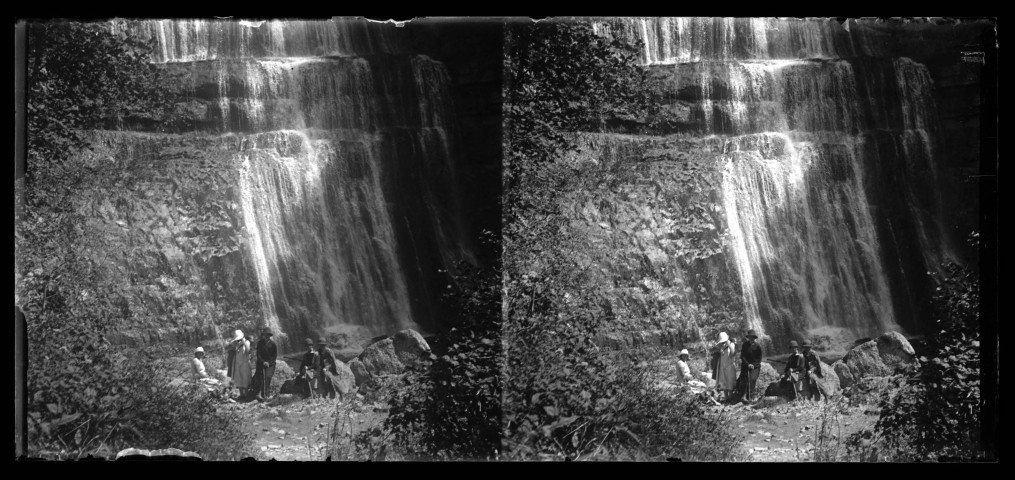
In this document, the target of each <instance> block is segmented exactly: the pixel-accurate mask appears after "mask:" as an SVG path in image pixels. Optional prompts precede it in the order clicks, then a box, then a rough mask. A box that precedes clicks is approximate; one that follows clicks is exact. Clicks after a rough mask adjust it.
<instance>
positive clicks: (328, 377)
mask: <svg viewBox="0 0 1015 480" xmlns="http://www.w3.org/2000/svg"><path fill="white" fill-rule="evenodd" d="M317 355H318V358H319V359H320V361H319V362H318V374H317V378H318V379H319V381H318V384H317V387H318V390H317V393H318V394H319V395H321V396H322V397H327V398H335V396H336V394H338V387H337V385H338V378H337V376H338V367H337V366H336V365H335V354H334V353H333V352H332V351H331V349H330V348H328V342H327V341H326V340H325V339H324V337H321V338H320V339H318V340H317Z"/></svg>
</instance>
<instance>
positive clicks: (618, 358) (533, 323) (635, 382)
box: [504, 275, 740, 460]
mask: <svg viewBox="0 0 1015 480" xmlns="http://www.w3.org/2000/svg"><path fill="white" fill-rule="evenodd" d="M567 285H569V284H567V283H563V282H562V283H560V284H559V285H557V282H556V281H555V279H554V278H542V277H536V276H530V275H526V276H524V277H523V278H522V279H520V280H517V281H514V280H512V281H510V282H509V291H510V292H515V293H516V294H517V296H515V295H511V296H509V297H508V299H507V301H508V302H509V304H508V309H509V314H510V315H511V317H509V321H508V325H507V329H506V330H507V332H506V335H507V337H508V339H509V351H508V355H507V358H508V364H507V367H506V372H505V373H506V374H505V378H506V380H505V382H506V383H505V405H504V409H505V415H504V422H505V433H504V435H505V457H506V458H509V459H531V458H547V457H549V458H570V459H575V460H577V459H588V458H593V459H637V460H647V459H665V458H670V457H679V458H682V459H685V460H730V459H734V458H738V454H739V451H738V448H739V443H740V442H739V438H738V437H737V436H736V435H734V434H733V431H732V425H731V420H730V419H729V418H728V417H724V416H722V415H719V416H711V414H709V413H708V412H706V411H705V410H704V409H703V408H702V406H701V404H700V403H699V402H697V401H696V400H695V398H694V397H693V396H691V395H688V394H686V393H684V392H677V391H668V390H665V389H664V388H662V386H661V385H659V383H658V381H657V379H658V377H657V376H656V375H655V374H654V373H655V372H653V371H652V369H651V368H650V367H649V366H648V364H647V363H646V362H644V361H643V360H645V358H642V354H643V355H644V356H645V357H648V356H650V355H651V352H642V354H639V353H634V354H623V353H615V352H607V351H604V350H601V349H599V348H598V347H597V346H596V345H595V343H594V342H593V341H592V339H593V338H595V336H596V332H597V331H598V330H599V328H601V326H602V318H603V317H602V316H600V315H597V314H595V313H594V312H595V310H596V309H595V308H591V307H590V306H589V303H587V302H588V300H589V299H588V298H579V297H578V293H577V292H573V291H566V290H568V289H567V287H566V286H567ZM562 297H565V298H567V299H568V300H567V301H566V302H565V303H566V305H553V300H552V299H553V298H562ZM523 306H528V307H529V308H519V307H523ZM629 355H630V356H629Z"/></svg>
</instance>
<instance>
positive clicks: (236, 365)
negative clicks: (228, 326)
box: [229, 330, 251, 395]
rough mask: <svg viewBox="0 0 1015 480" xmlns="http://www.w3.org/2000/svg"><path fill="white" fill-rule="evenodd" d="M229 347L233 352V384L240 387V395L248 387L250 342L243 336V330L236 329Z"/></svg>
mask: <svg viewBox="0 0 1015 480" xmlns="http://www.w3.org/2000/svg"><path fill="white" fill-rule="evenodd" d="M229 348H230V349H232V350H233V351H234V352H235V356H234V357H233V376H232V380H233V386H234V387H236V388H238V389H240V395H243V394H244V393H246V391H247V389H248V388H250V379H251V372H250V342H249V341H247V339H246V338H243V332H242V331H240V330H236V331H235V332H234V333H233V341H232V342H231V343H230V344H229Z"/></svg>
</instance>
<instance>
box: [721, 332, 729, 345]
mask: <svg viewBox="0 0 1015 480" xmlns="http://www.w3.org/2000/svg"><path fill="white" fill-rule="evenodd" d="M729 339H730V336H729V335H726V332H719V343H722V342H726V341H729Z"/></svg>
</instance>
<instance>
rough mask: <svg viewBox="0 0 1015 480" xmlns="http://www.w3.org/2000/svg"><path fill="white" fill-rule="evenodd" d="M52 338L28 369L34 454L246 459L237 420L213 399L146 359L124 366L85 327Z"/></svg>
mask: <svg viewBox="0 0 1015 480" xmlns="http://www.w3.org/2000/svg"><path fill="white" fill-rule="evenodd" d="M60 333H63V334H67V335H68V337H67V338H63V339H54V340H52V341H47V342H45V343H46V344H45V345H42V346H40V347H42V348H44V349H45V351H46V352H47V353H46V354H45V355H42V356H41V358H40V359H39V360H41V363H36V362H32V363H31V364H30V369H31V370H30V372H29V376H28V378H29V384H28V394H29V402H30V403H29V419H30V422H29V424H30V429H29V438H30V443H31V445H32V446H33V448H34V449H35V453H36V454H42V455H44V456H47V457H49V456H53V457H57V458H77V457H81V456H84V455H86V454H94V455H97V456H111V455H114V454H115V453H116V452H117V451H119V450H122V449H124V448H127V447H134V448H144V449H158V448H179V449H181V450H186V451H193V452H197V453H198V454H200V455H201V456H202V457H203V458H205V459H212V460H229V459H239V458H243V457H246V456H251V455H253V453H254V452H253V450H252V449H251V447H252V439H251V436H250V435H249V434H248V433H246V432H244V431H243V429H242V426H241V420H240V419H239V417H237V416H236V415H234V414H229V413H225V412H219V411H217V406H218V405H220V404H221V400H222V398H221V395H220V394H219V393H218V392H212V393H208V392H206V391H205V390H204V388H203V387H200V386H197V385H194V384H192V383H188V382H181V381H180V380H178V379H177V380H175V381H174V380H173V379H172V378H171V377H172V375H171V374H170V373H169V372H170V371H169V370H167V369H166V368H164V367H163V366H162V365H160V364H157V363H156V362H154V361H153V360H152V359H151V358H149V356H148V354H147V352H139V353H142V354H141V355H137V356H135V357H134V358H130V359H128V357H127V356H125V355H121V354H116V353H113V352H112V351H111V349H110V347H109V346H108V345H107V344H104V343H103V342H102V341H101V338H98V334H97V333H96V331H95V330H94V329H91V328H89V326H88V325H84V324H73V325H72V326H69V327H64V328H63V329H61V330H60ZM61 340H62V341H61Z"/></svg>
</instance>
